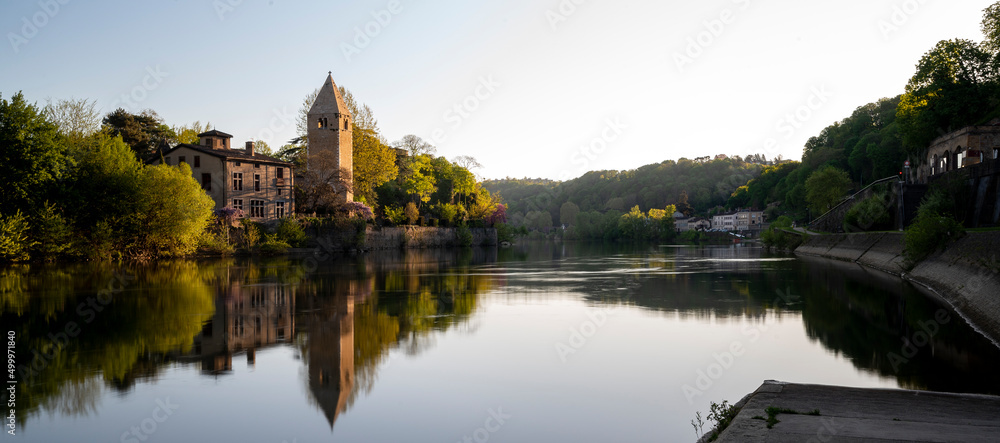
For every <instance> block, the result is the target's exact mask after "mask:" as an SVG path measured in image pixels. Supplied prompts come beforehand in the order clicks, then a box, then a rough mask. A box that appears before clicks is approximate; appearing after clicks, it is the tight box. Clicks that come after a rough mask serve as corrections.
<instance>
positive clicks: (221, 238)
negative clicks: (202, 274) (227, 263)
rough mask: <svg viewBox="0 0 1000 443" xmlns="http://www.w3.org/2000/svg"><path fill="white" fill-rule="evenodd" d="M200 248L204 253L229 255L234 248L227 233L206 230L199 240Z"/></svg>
mask: <svg viewBox="0 0 1000 443" xmlns="http://www.w3.org/2000/svg"><path fill="white" fill-rule="evenodd" d="M225 229H229V228H228V227H227V228H225ZM198 249H199V250H200V251H201V252H202V253H204V254H216V255H227V254H232V253H233V249H234V248H233V245H231V244H229V239H228V238H227V236H226V233H224V232H221V231H214V230H206V231H205V232H204V234H203V235H202V236H201V239H200V241H199V242H198Z"/></svg>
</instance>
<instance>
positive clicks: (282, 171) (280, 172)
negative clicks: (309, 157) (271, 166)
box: [277, 168, 285, 178]
mask: <svg viewBox="0 0 1000 443" xmlns="http://www.w3.org/2000/svg"><path fill="white" fill-rule="evenodd" d="M277 174H278V178H285V168H278V172H277Z"/></svg>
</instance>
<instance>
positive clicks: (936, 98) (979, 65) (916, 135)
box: [896, 39, 997, 157]
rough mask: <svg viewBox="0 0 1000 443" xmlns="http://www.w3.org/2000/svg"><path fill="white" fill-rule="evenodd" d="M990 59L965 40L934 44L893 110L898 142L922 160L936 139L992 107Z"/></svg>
mask: <svg viewBox="0 0 1000 443" xmlns="http://www.w3.org/2000/svg"><path fill="white" fill-rule="evenodd" d="M993 61H994V59H993V57H992V55H991V54H990V53H988V52H986V51H984V50H983V48H982V47H981V46H980V45H978V44H976V43H975V42H972V41H970V40H963V39H954V40H943V41H941V42H938V44H937V45H935V46H934V48H933V49H931V50H930V51H928V52H927V53H926V54H925V55H924V56H923V57H922V58H921V59H920V62H919V63H918V64H917V72H916V73H915V74H914V75H913V77H912V78H911V79H910V81H909V83H907V85H906V93H905V94H903V97H902V100H901V101H900V104H899V108H898V110H897V114H896V118H897V120H898V121H899V123H900V127H901V130H902V134H903V143H904V145H905V146H906V148H907V150H908V151H909V152H910V153H912V154H913V155H914V156H917V157H922V156H923V154H924V152H925V151H926V149H927V147H928V145H929V144H930V142H931V141H932V140H934V139H935V138H937V137H938V136H940V135H942V134H944V133H947V132H951V131H954V130H957V129H959V128H961V127H964V126H967V125H970V124H975V123H976V122H977V121H978V120H980V119H981V118H983V117H984V116H986V115H987V114H989V112H990V111H992V110H993V109H995V107H996V105H997V71H996V66H995V65H994V63H993Z"/></svg>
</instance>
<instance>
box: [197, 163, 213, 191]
mask: <svg viewBox="0 0 1000 443" xmlns="http://www.w3.org/2000/svg"><path fill="white" fill-rule="evenodd" d="M195 158H197V157H195ZM201 189H204V190H206V191H211V190H212V174H210V173H208V172H206V173H203V174H201Z"/></svg>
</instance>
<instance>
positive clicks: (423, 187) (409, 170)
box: [402, 155, 437, 203]
mask: <svg viewBox="0 0 1000 443" xmlns="http://www.w3.org/2000/svg"><path fill="white" fill-rule="evenodd" d="M433 171H434V170H433V168H432V166H431V158H430V156H429V155H417V156H414V157H409V158H407V160H406V171H405V176H404V177H403V184H402V185H403V186H402V188H403V190H404V191H406V193H407V194H409V195H412V196H414V197H415V198H416V199H417V201H420V202H424V203H426V202H428V201H430V199H431V194H433V193H434V191H435V189H436V188H435V185H436V184H437V179H436V178H435V177H434V174H433Z"/></svg>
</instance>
